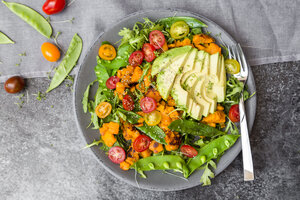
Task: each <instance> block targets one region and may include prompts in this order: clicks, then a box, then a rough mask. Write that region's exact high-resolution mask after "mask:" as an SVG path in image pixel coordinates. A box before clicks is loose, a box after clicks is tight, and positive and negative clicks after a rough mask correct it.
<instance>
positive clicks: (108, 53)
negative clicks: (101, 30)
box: [98, 44, 117, 60]
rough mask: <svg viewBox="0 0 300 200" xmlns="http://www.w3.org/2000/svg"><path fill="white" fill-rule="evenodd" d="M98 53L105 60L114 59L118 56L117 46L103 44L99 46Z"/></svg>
mask: <svg viewBox="0 0 300 200" xmlns="http://www.w3.org/2000/svg"><path fill="white" fill-rule="evenodd" d="M98 54H99V56H100V58H102V59H103V60H113V59H114V58H115V57H116V55H117V52H116V49H115V47H113V46H112V45H110V44H103V45H101V47H100V48H99V52H98Z"/></svg>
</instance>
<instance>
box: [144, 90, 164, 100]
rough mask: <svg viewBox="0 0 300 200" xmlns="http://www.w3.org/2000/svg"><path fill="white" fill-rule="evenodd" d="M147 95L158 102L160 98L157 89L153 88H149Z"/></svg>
mask: <svg viewBox="0 0 300 200" xmlns="http://www.w3.org/2000/svg"><path fill="white" fill-rule="evenodd" d="M146 96H147V97H151V98H153V99H154V100H155V101H156V102H159V101H160V100H161V96H160V94H159V92H158V91H156V90H155V89H154V88H150V89H149V90H148V91H147V93H146Z"/></svg>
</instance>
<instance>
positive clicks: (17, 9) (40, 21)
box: [2, 0, 52, 38]
mask: <svg viewBox="0 0 300 200" xmlns="http://www.w3.org/2000/svg"><path fill="white" fill-rule="evenodd" d="M2 3H4V4H5V5H6V6H7V7H8V8H9V9H10V10H11V11H12V12H13V13H15V14H16V15H17V16H18V17H20V18H21V19H22V20H24V21H25V22H26V23H28V24H29V25H30V26H32V27H33V28H34V29H35V30H37V31H38V32H39V33H41V34H42V35H44V36H45V37H47V38H50V37H51V35H52V27H51V25H50V24H49V22H48V21H47V20H46V19H45V18H44V17H43V16H42V15H41V14H39V13H38V12H37V11H35V10H33V9H32V8H29V7H28V6H25V5H23V4H19V3H13V2H6V1H3V0H2Z"/></svg>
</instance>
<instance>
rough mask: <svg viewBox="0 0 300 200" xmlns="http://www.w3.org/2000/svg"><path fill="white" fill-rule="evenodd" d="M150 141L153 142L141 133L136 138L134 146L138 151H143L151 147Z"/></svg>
mask: <svg viewBox="0 0 300 200" xmlns="http://www.w3.org/2000/svg"><path fill="white" fill-rule="evenodd" d="M150 143H151V138H149V137H148V136H147V135H140V136H139V137H137V138H136V139H135V140H134V142H133V148H134V150H136V151H137V152H142V151H145V150H147V149H148V148H149V146H150Z"/></svg>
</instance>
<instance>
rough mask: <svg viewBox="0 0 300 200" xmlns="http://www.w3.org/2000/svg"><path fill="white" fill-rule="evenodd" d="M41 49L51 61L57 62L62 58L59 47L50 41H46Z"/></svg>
mask: <svg viewBox="0 0 300 200" xmlns="http://www.w3.org/2000/svg"><path fill="white" fill-rule="evenodd" d="M41 51H42V53H43V56H44V57H45V58H46V60H48V61H50V62H56V61H58V60H59V58H60V52H59V49H58V48H57V47H56V46H55V45H54V44H52V43H50V42H45V43H44V44H43V45H42V47H41Z"/></svg>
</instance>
